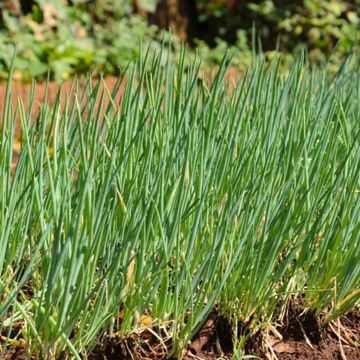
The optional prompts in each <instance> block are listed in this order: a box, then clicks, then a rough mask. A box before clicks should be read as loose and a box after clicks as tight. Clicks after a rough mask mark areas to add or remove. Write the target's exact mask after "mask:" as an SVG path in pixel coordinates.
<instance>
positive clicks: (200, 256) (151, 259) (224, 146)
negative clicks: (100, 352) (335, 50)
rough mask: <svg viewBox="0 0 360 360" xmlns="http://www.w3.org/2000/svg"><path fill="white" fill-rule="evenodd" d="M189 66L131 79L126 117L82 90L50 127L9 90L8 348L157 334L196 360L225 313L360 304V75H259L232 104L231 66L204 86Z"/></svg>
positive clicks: (3, 213)
mask: <svg viewBox="0 0 360 360" xmlns="http://www.w3.org/2000/svg"><path fill="white" fill-rule="evenodd" d="M185 56H186V53H185V52H182V53H181V55H180V56H179V61H178V63H177V64H176V65H174V64H171V63H170V62H166V52H165V55H164V54H163V55H154V56H153V57H151V58H150V56H148V55H146V56H145V58H143V59H142V60H141V61H140V62H139V63H137V64H135V65H133V66H130V67H129V69H128V71H127V73H126V74H125V75H124V78H123V79H120V80H119V84H120V82H121V81H125V82H126V87H125V91H124V93H123V95H122V96H121V104H115V103H114V102H111V101H110V103H109V104H108V100H107V99H108V97H109V96H111V97H112V98H115V95H116V93H117V91H118V87H115V88H114V89H113V90H112V89H104V86H103V82H102V80H99V81H98V83H97V84H96V85H95V86H94V87H93V86H92V85H91V82H90V81H89V84H88V86H87V87H86V89H85V90H84V92H80V91H76V83H75V84H74V89H75V95H74V94H69V95H68V96H67V97H66V99H65V100H64V99H61V98H60V97H61V95H60V92H59V95H58V97H57V99H56V100H55V102H54V103H53V104H52V105H51V106H43V107H42V109H41V111H40V112H39V113H38V115H39V116H38V119H37V121H36V122H34V119H32V116H31V107H32V106H34V104H33V99H34V93H32V96H31V99H30V110H27V111H26V112H25V110H24V104H23V103H22V101H21V99H19V101H18V105H17V107H16V108H14V107H13V106H12V105H11V101H10V98H11V89H10V88H9V89H8V92H7V94H6V101H5V104H6V105H5V111H4V114H3V118H2V124H3V125H2V135H1V142H0V183H1V187H0V294H1V302H0V319H1V322H0V330H1V329H2V330H3V333H4V331H6V332H7V334H8V335H9V336H8V337H10V333H11V327H12V325H13V324H16V323H18V322H21V323H22V324H23V325H22V330H21V336H20V338H22V339H24V340H25V342H26V344H27V346H28V349H29V352H30V353H31V352H33V353H37V354H41V353H42V354H44V355H48V354H57V355H58V354H59V353H60V352H61V351H62V350H65V351H67V352H68V353H69V354H71V356H74V357H75V358H80V354H83V353H86V352H87V351H89V350H90V349H91V347H92V346H93V344H94V341H95V339H96V338H97V337H98V336H100V335H101V334H103V333H105V332H106V333H109V334H113V333H117V334H118V335H119V336H122V337H126V336H128V335H129V334H130V333H132V332H136V331H139V329H140V328H141V327H143V326H145V325H146V324H147V325H154V326H155V325H161V326H164V327H166V329H167V331H168V334H169V335H170V336H171V337H172V338H173V348H172V351H173V352H177V353H180V351H181V350H182V348H183V347H185V346H186V345H187V342H188V340H189V339H190V338H191V336H193V335H194V333H195V332H196V331H197V330H198V329H199V328H200V327H201V325H202V324H203V323H204V321H205V320H206V317H207V315H208V314H209V313H210V311H211V310H212V309H213V308H214V306H215V305H217V307H218V309H219V311H220V312H222V313H223V314H225V315H226V316H228V318H229V320H230V321H231V322H232V324H233V326H234V327H236V326H240V324H247V328H248V329H252V330H254V329H256V328H257V327H259V326H265V325H266V324H268V323H272V322H274V321H277V320H281V316H282V314H283V313H284V311H285V309H286V307H287V306H288V304H289V302H290V301H294V299H297V301H298V302H299V303H301V306H302V307H303V308H304V309H309V310H311V311H314V312H315V313H316V314H317V315H318V316H319V317H320V315H322V319H323V321H325V322H326V321H331V320H332V319H334V318H336V317H337V316H339V315H341V314H343V313H345V312H347V311H348V310H350V309H352V308H353V307H354V306H356V304H358V301H359V297H360V293H359V275H360V261H359V260H360V252H359V233H360V222H359V219H360V201H359V189H360V176H359V172H360V157H359V145H360V144H359V141H360V138H359V131H360V121H359V120H360V76H359V75H360V72H359V67H358V66H354V65H351V64H350V62H349V63H347V64H344V66H343V67H342V68H341V69H340V70H339V72H338V74H336V76H335V77H331V76H329V75H327V72H326V69H324V70H321V71H320V70H311V69H309V68H308V66H307V65H306V64H305V61H304V59H302V58H300V59H298V61H297V62H296V63H295V64H294V66H293V68H292V70H291V72H290V73H289V74H287V75H281V74H280V73H279V71H278V66H277V63H273V64H270V65H265V64H264V63H261V62H259V63H257V64H255V65H254V66H253V68H252V69H250V70H249V71H248V72H247V73H246V74H244V75H243V76H242V78H241V79H240V80H239V81H238V82H237V83H236V86H235V88H234V87H233V84H230V83H228V82H224V81H223V77H224V75H225V71H226V58H225V60H224V62H223V65H222V66H221V68H220V69H219V71H218V73H217V75H216V77H215V78H214V80H213V81H212V83H211V84H207V85H206V81H203V80H202V79H201V77H200V76H199V70H200V62H195V63H194V64H192V65H191V66H185ZM355 63H356V62H355ZM149 64H150V65H151V66H150V69H151V70H150V71H149V70H145V69H149V67H148V65H149ZM161 64H166V65H161ZM145 65H147V66H145ZM10 72H12V70H10ZM34 91H36V87H35V88H34V89H33V92H34ZM64 102H65V107H62V106H61V104H63V103H64ZM99 103H100V107H98V106H97V104H99ZM105 103H106V104H108V105H106V106H105ZM17 118H19V119H20V120H21V129H22V130H21V139H22V140H21V150H20V157H19V160H18V163H17V166H16V169H15V171H12V152H13V146H14V144H13V140H14V137H15V133H14V128H15V126H14V123H15V120H16V119H17ZM144 316H145V317H146V318H147V319H150V321H149V320H148V321H144V318H145V317H144ZM144 323H145V325H144ZM264 324H265V325H264ZM235 333H236V332H235ZM234 340H235V344H238V342H237V340H239V339H234ZM241 344H242V343H241V342H240V345H241ZM4 349H5V351H6V347H4Z"/></svg>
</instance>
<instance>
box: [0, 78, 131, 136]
mask: <svg viewBox="0 0 360 360" xmlns="http://www.w3.org/2000/svg"><path fill="white" fill-rule="evenodd" d="M117 81H118V78H116V77H106V78H105V80H104V82H105V85H106V87H107V89H108V90H109V91H110V93H111V91H112V89H113V88H114V86H115V85H116V83H117ZM96 82H97V80H94V81H93V83H92V85H93V86H95V85H96ZM72 84H73V82H72V81H65V82H64V83H63V84H62V85H61V86H60V84H58V83H56V82H50V83H49V84H48V86H46V83H37V84H36V86H35V92H34V103H33V107H32V111H31V117H32V119H35V118H36V114H37V112H38V111H39V108H40V106H41V105H42V104H44V102H45V95H46V88H47V95H46V97H47V100H46V103H47V104H49V105H51V104H53V103H54V101H55V99H56V97H57V94H58V92H59V90H60V87H61V101H62V102H61V108H62V109H64V106H65V99H66V94H69V93H71V94H74V90H73V91H71V89H72ZM86 85H87V82H86V81H85V80H79V90H80V96H81V94H82V92H83V90H84V88H85V86H86ZM103 89H104V87H103V85H101V86H100V94H101V91H102V90H103ZM124 89H125V82H123V83H122V84H121V86H120V89H119V91H118V92H117V96H116V98H115V99H114V100H115V103H117V102H119V100H120V96H121V95H122V93H123V91H124ZM11 92H12V94H11V98H12V104H13V107H14V109H15V108H16V107H17V105H18V99H19V98H21V99H22V101H23V104H24V110H25V113H26V112H27V111H28V107H29V101H30V93H31V85H30V84H16V83H14V84H13V85H12V88H11ZM5 94H6V84H4V83H2V84H0V128H1V123H2V117H3V111H4V103H5ZM99 98H100V95H99ZM79 101H80V100H79ZM108 103H109V99H108V97H107V96H105V104H104V106H107V105H108ZM19 129H20V122H19V119H17V122H16V127H15V133H18V132H19Z"/></svg>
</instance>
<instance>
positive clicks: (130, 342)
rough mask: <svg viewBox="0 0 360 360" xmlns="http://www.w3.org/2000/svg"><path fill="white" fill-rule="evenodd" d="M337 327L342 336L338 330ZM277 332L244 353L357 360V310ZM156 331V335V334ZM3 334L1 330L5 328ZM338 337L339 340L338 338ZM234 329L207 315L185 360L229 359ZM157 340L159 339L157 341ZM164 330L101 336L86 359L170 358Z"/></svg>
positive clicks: (296, 321)
mask: <svg viewBox="0 0 360 360" xmlns="http://www.w3.org/2000/svg"><path fill="white" fill-rule="evenodd" d="M339 325H340V334H339V331H338V330H339V328H338V326H339ZM277 331H278V334H280V335H281V337H282V339H280V338H279V336H275V335H274V334H272V333H262V332H259V333H258V334H256V335H255V336H253V337H252V338H251V339H250V341H248V343H247V345H246V348H245V350H244V352H243V353H244V355H253V356H257V357H258V358H260V359H278V360H292V359H299V360H305V359H306V360H307V359H313V360H358V359H360V352H359V336H360V312H359V311H357V312H355V311H354V312H352V313H350V314H348V315H347V316H344V317H342V318H341V319H340V320H339V322H335V323H333V324H332V325H329V326H325V327H323V328H321V327H320V326H319V324H318V322H317V321H316V319H315V317H314V316H313V315H312V314H311V313H306V314H301V313H300V312H298V313H294V314H292V315H291V316H289V318H288V321H287V324H286V325H285V326H283V327H282V328H280V329H277ZM154 333H156V334H158V337H156V336H154ZM3 334H4V332H3ZM339 335H340V337H341V343H340V341H339ZM232 337H233V331H232V329H231V327H230V325H229V324H228V322H227V321H226V319H224V318H223V317H221V316H219V315H218V314H217V313H216V312H214V313H212V314H210V316H209V318H208V320H207V321H206V322H205V324H204V326H203V328H202V329H201V330H200V331H199V333H198V334H197V335H196V336H195V337H194V339H193V340H192V342H191V344H190V345H189V347H188V349H187V350H185V352H184V356H183V359H184V360H195V359H206V360H215V359H220V358H221V359H231V358H232V349H233V344H232ZM160 339H161V340H160ZM164 339H165V334H164V333H163V332H162V331H161V330H159V329H156V328H154V329H153V330H152V331H147V330H144V331H143V332H142V333H140V334H136V335H135V334H134V335H132V336H130V337H128V338H127V339H125V340H123V339H122V340H121V339H119V338H118V337H116V336H113V337H109V336H103V337H102V338H100V339H99V341H98V342H97V343H96V345H95V348H94V350H93V351H92V353H91V354H90V356H89V357H88V359H89V360H118V359H124V360H130V359H131V360H160V359H166V358H168V357H167V355H168V352H166V349H168V351H169V350H170V349H171V342H170V340H169V339H168V340H164ZM0 345H2V346H3V349H4V350H6V351H5V352H4V353H3V354H2V357H1V359H4V360H23V359H25V358H26V352H25V349H24V348H21V347H19V348H16V347H8V348H7V349H5V348H4V346H5V345H4V343H1V342H0Z"/></svg>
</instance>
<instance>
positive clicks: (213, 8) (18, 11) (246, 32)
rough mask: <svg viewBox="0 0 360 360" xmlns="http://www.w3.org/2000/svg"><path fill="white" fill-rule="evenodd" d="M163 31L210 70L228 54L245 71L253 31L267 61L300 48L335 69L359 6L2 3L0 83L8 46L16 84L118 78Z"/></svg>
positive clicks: (351, 43) (351, 46)
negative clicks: (187, 46)
mask: <svg viewBox="0 0 360 360" xmlns="http://www.w3.org/2000/svg"><path fill="white" fill-rule="evenodd" d="M169 28H170V29H171V32H172V33H173V35H174V36H173V37H172V43H173V47H174V50H175V49H178V48H179V46H180V41H185V42H188V43H189V44H190V46H191V48H193V49H195V48H196V49H197V51H198V52H199V53H200V55H201V56H202V57H203V58H204V59H205V61H206V62H207V63H208V64H217V63H219V61H220V60H221V58H222V56H223V54H224V52H225V51H226V49H229V48H230V51H233V52H235V53H236V55H235V56H234V57H233V60H232V61H233V65H234V66H237V67H240V68H245V67H247V66H248V65H249V64H250V63H251V58H252V51H251V50H253V49H254V48H255V45H256V47H258V42H256V43H255V42H254V32H255V31H256V38H258V39H260V43H261V46H262V50H263V51H264V52H265V54H266V55H267V57H269V58H272V57H274V56H277V55H278V54H280V53H281V54H283V59H285V61H291V58H292V56H293V55H294V54H295V53H297V52H298V51H299V50H301V49H304V48H306V49H307V50H308V53H309V59H310V60H311V61H314V62H318V63H319V62H324V61H328V60H329V59H331V61H332V62H333V63H334V65H335V66H337V64H339V63H340V62H341V60H342V59H343V57H344V56H345V55H346V54H347V53H348V52H349V51H354V50H355V51H357V50H358V48H359V44H360V0H294V1H292V0H261V1H256V0H253V1H246V0H191V1H190V0H188V1H181V0H36V1H35V0H0V79H6V78H7V73H8V67H9V64H10V59H11V54H12V49H13V44H16V45H17V49H18V56H17V59H16V65H15V67H16V69H17V71H16V73H15V79H16V80H19V81H23V82H28V81H30V80H31V78H32V77H33V76H34V77H35V78H37V79H40V80H41V79H45V78H46V76H47V73H48V71H49V72H50V76H51V78H54V79H55V80H61V79H66V78H69V77H72V76H74V75H75V74H82V73H87V72H89V71H91V72H93V73H95V75H96V74H98V73H100V72H105V73H108V74H115V75H117V74H118V72H119V71H120V69H121V68H123V67H125V66H126V64H127V63H128V62H129V61H130V60H134V59H136V58H138V56H139V53H140V45H139V44H140V41H141V44H142V46H143V47H144V48H146V47H147V46H148V44H149V43H150V42H153V43H154V44H159V46H160V42H161V39H162V38H163V35H164V31H165V32H166V31H167V29H169ZM165 38H167V37H166V36H165Z"/></svg>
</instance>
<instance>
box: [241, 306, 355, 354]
mask: <svg viewBox="0 0 360 360" xmlns="http://www.w3.org/2000/svg"><path fill="white" fill-rule="evenodd" d="M338 324H340V333H339V328H338ZM359 330H360V313H359V312H353V313H350V314H349V315H348V316H345V317H342V318H341V319H339V322H335V323H333V324H331V325H328V326H324V327H320V326H319V324H318V322H317V320H316V319H315V317H314V316H313V314H311V313H305V314H301V313H300V312H297V313H294V314H291V316H290V317H289V319H288V321H287V324H285V326H284V327H282V328H280V329H278V331H279V333H280V335H281V336H282V339H280V338H279V337H278V336H275V335H274V334H271V333H269V334H266V335H265V334H262V333H260V334H257V335H256V336H254V337H253V338H252V339H251V340H250V341H249V342H248V344H247V346H246V353H247V354H252V355H256V356H259V357H260V358H262V359H268V358H273V359H275V356H276V358H277V359H278V360H292V359H300V360H302V359H303V360H305V359H314V360H358V359H360V352H359V335H360V333H359ZM339 335H340V337H341V341H340V340H339Z"/></svg>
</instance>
